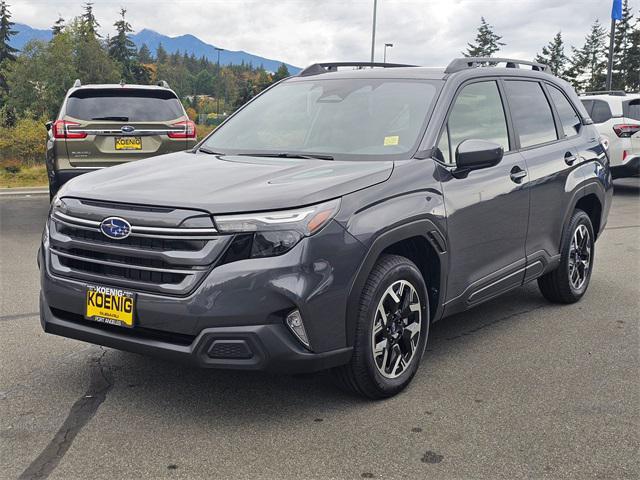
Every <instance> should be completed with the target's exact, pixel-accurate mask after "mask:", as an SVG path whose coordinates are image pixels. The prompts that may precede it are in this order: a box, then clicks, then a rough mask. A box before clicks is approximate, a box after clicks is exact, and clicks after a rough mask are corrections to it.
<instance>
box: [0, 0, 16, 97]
mask: <svg viewBox="0 0 640 480" xmlns="http://www.w3.org/2000/svg"><path fill="white" fill-rule="evenodd" d="M13 25H14V23H13V22H12V21H11V13H10V12H9V5H7V3H6V2H5V0H1V1H0V94H1V93H2V92H7V91H8V89H9V87H8V86H7V79H6V76H5V70H6V67H7V64H8V63H9V62H15V60H16V55H15V54H16V53H17V52H18V50H17V49H15V48H13V47H12V46H11V45H9V42H10V41H11V37H12V36H13V35H15V34H16V33H17V32H16V31H15V30H13ZM2 104H4V101H2V103H0V105H2Z"/></svg>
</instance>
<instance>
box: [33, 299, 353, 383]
mask: <svg viewBox="0 0 640 480" xmlns="http://www.w3.org/2000/svg"><path fill="white" fill-rule="evenodd" d="M64 317H66V318H64ZM40 322H41V324H42V328H43V329H44V331H45V332H47V333H52V334H54V335H61V336H63V337H68V338H74V339H76V340H82V341H84V342H90V343H95V344H98V345H104V346H105V347H111V348H116V349H118V350H125V351H128V352H133V353H139V354H143V355H150V356H157V357H161V358H164V359H167V360H172V361H178V362H183V363H188V364H191V365H195V366H198V367H208V368H226V369H236V370H268V371H274V372H279V373H301V372H313V371H319V370H325V369H328V368H332V367H335V366H338V365H342V364H345V363H347V362H348V361H349V359H350V358H351V352H352V349H351V347H346V348H339V349H336V350H332V351H328V352H322V353H312V352H309V351H307V350H305V349H304V348H303V347H301V346H300V345H298V344H296V342H295V340H294V339H293V338H292V337H291V334H290V333H289V332H288V331H287V329H286V327H285V326H284V325H275V324H273V325H250V326H238V327H214V328H205V329H204V330H202V331H201V332H200V334H199V335H198V336H197V337H196V338H195V339H193V341H192V342H191V343H186V342H178V341H168V340H162V339H158V337H157V336H155V335H151V334H148V333H144V332H140V331H135V330H133V331H131V332H129V331H127V330H123V329H122V328H119V327H111V326H108V325H102V324H99V323H93V322H89V321H82V320H81V319H80V318H78V316H76V315H65V314H60V313H58V316H56V315H55V314H54V313H53V312H52V311H51V309H50V308H49V306H48V305H47V304H46V302H45V301H44V298H43V297H42V296H41V297H40ZM168 337H169V336H168V335H167V338H168Z"/></svg>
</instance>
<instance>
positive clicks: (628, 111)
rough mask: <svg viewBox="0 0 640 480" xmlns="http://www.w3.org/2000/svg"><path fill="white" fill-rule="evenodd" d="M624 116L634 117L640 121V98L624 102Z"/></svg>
mask: <svg viewBox="0 0 640 480" xmlns="http://www.w3.org/2000/svg"><path fill="white" fill-rule="evenodd" d="M622 111H623V116H625V117H627V118H632V119H634V120H638V121H639V122H640V98H639V99H638V100H629V101H628V102H624V103H623V104H622Z"/></svg>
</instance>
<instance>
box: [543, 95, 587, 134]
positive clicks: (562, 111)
mask: <svg viewBox="0 0 640 480" xmlns="http://www.w3.org/2000/svg"><path fill="white" fill-rule="evenodd" d="M548 90H549V94H550V95H551V99H552V100H553V103H554V104H555V106H556V110H557V111H558V116H559V117H560V122H561V123H562V129H563V130H564V134H565V136H567V137H571V136H573V135H577V134H578V133H580V129H581V128H582V120H581V119H580V117H579V116H578V114H577V113H576V111H575V110H574V109H573V107H572V106H571V103H570V102H569V100H567V97H565V96H564V94H563V93H562V92H561V91H560V90H559V89H557V88H556V87H554V86H551V85H549V86H548Z"/></svg>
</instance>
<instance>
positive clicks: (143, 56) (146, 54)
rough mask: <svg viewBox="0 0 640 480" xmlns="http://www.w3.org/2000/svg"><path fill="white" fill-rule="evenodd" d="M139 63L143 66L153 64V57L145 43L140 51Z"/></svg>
mask: <svg viewBox="0 0 640 480" xmlns="http://www.w3.org/2000/svg"><path fill="white" fill-rule="evenodd" d="M138 61H139V62H140V63H142V64H148V63H152V62H153V57H152V56H151V50H149V47H147V44H146V43H143V44H142V46H141V47H140V50H138Z"/></svg>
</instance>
